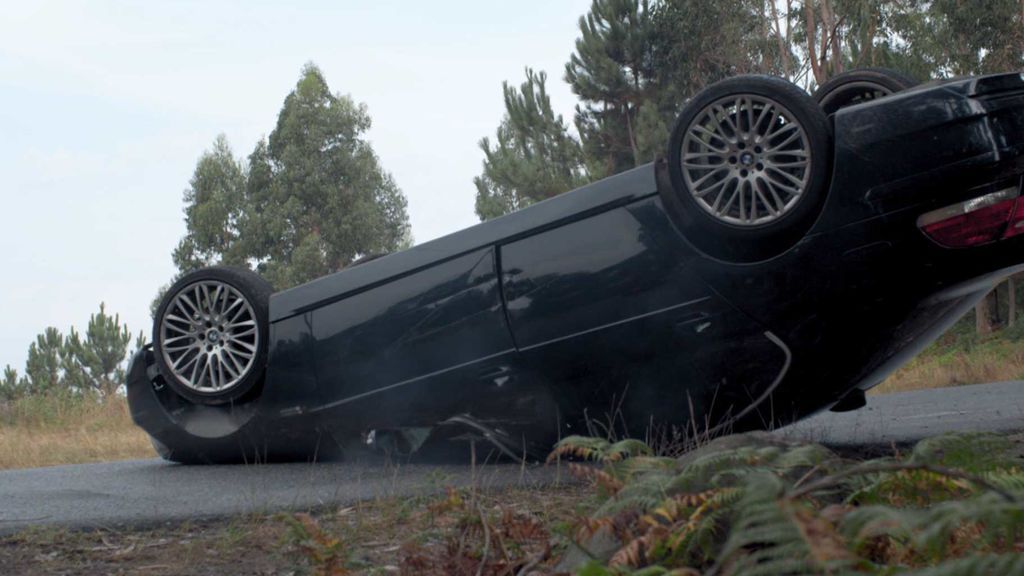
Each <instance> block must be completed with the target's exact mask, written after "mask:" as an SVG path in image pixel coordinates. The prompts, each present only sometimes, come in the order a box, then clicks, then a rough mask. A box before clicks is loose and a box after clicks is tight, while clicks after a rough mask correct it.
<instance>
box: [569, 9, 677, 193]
mask: <svg viewBox="0 0 1024 576" xmlns="http://www.w3.org/2000/svg"><path fill="white" fill-rule="evenodd" d="M579 30H580V37H579V38H577V39H576V50H575V52H573V54H572V55H571V56H570V58H569V62H568V63H567V64H566V65H565V80H566V82H568V83H569V85H570V86H571V87H572V91H573V92H574V93H575V94H576V95H577V96H579V98H580V100H581V103H580V104H579V105H578V106H577V107H576V128H577V130H578V131H579V134H580V138H581V140H582V142H583V148H584V153H585V154H586V157H587V160H588V163H587V168H588V172H589V173H590V174H591V176H593V177H603V176H607V175H611V174H615V173H618V172H621V171H623V170H626V169H629V168H632V167H634V166H637V165H638V164H641V163H643V162H647V161H649V160H650V158H648V157H646V152H648V151H644V150H641V148H640V144H639V142H640V141H641V140H642V138H641V137H640V135H639V134H638V131H639V126H638V116H639V113H640V108H641V106H642V105H643V104H644V103H645V102H649V101H654V102H657V101H658V95H657V93H658V91H659V90H661V89H662V88H663V82H662V78H661V77H660V76H659V74H658V72H659V70H658V67H657V66H656V60H655V54H654V50H655V46H656V43H655V42H654V37H655V32H656V27H655V24H654V20H653V18H652V12H651V9H650V7H649V3H648V1H647V0H594V2H593V4H591V7H590V11H589V12H588V13H587V14H586V15H584V16H582V17H580V20H579Z"/></svg>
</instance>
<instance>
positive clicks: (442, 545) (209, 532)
mask: <svg viewBox="0 0 1024 576" xmlns="http://www.w3.org/2000/svg"><path fill="white" fill-rule="evenodd" d="M592 499H593V491H592V490H590V489H588V488H587V487H584V486H581V485H573V484H570V485H562V486H561V487H557V488H556V487H551V488H543V489H516V490H510V491H505V492H500V493H474V492H472V491H454V490H452V491H449V492H448V494H446V495H443V496H435V497H429V498H428V497H424V498H407V499H386V500H378V501H374V502H367V503H363V504H359V505H356V506H352V507H345V508H341V509H330V510H320V511H316V512H314V513H311V514H276V515H271V516H252V517H245V518H234V519H230V520H223V521H216V522H204V523H186V524H178V525H168V526H166V527H162V528H156V529H152V528H151V529H144V530H84V531H71V530H55V529H37V530H29V531H25V532H21V533H18V534H15V535H13V536H8V537H3V538H0V566H2V572H3V573H4V574H5V575H7V576H22V575H37V574H40V575H41V574H46V575H66V576H79V575H80V576H86V575H88V576H93V575H96V574H146V575H150V574H151V575H155V576H170V575H186V576H199V575H204V576H205V575H211V576H213V575H216V576H226V575H254V576H255V575H259V576H269V575H299V574H332V575H340V574H418V573H422V572H423V568H426V567H425V566H422V564H423V563H431V564H433V565H432V566H430V568H431V569H432V570H429V569H428V570H427V571H428V572H431V573H436V570H437V569H439V568H441V569H442V570H445V571H447V570H446V569H444V568H442V567H441V566H439V565H436V564H437V563H438V562H459V561H461V560H463V558H462V557H463V556H465V558H466V559H467V560H466V561H467V562H473V561H474V558H478V557H479V556H480V555H481V554H482V553H483V551H484V547H483V546H482V545H483V544H484V539H483V537H484V536H485V533H486V535H487V537H488V538H489V539H491V542H490V543H489V545H488V546H487V549H488V552H487V553H488V554H490V555H492V562H494V563H496V564H495V565H504V566H506V567H508V568H514V567H518V568H521V567H523V566H525V565H526V564H527V563H528V562H535V563H536V565H537V567H538V568H542V567H543V566H545V565H547V564H551V563H553V562H554V561H555V559H556V557H557V556H558V555H559V554H560V552H561V550H562V549H563V548H564V547H565V546H566V545H567V543H568V536H569V531H570V526H571V525H572V522H573V521H574V520H575V519H577V518H578V517H580V516H582V515H585V514H586V513H587V511H588V510H589V509H590V506H591V505H592ZM485 526H486V530H485V529H484V528H485ZM563 531H564V534H563V533H562V532H563ZM502 534H505V536H506V538H505V539H504V540H502V537H501V535H502ZM509 535H512V536H514V537H515V538H514V540H515V541H513V539H511V538H508V536H509ZM460 546H461V548H463V550H462V551H461V552H460V550H459V548H460ZM502 563H503V564H502ZM452 567H453V568H454V566H452ZM516 571H518V570H515V571H513V572H512V573H516ZM442 573H444V572H442Z"/></svg>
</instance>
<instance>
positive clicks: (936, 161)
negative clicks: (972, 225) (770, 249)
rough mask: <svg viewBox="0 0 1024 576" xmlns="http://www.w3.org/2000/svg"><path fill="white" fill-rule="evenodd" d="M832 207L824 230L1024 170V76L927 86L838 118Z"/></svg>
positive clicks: (946, 200) (959, 193) (936, 200)
mask: <svg viewBox="0 0 1024 576" xmlns="http://www.w3.org/2000/svg"><path fill="white" fill-rule="evenodd" d="M834 130H835V143H836V144H835V157H834V170H833V179H832V182H833V184H832V191H831V193H830V197H829V203H830V204H831V206H830V209H826V210H825V214H826V217H825V218H823V221H822V222H820V223H819V225H818V226H817V231H819V232H820V231H825V230H828V229H835V228H837V227H840V226H843V225H846V224H851V223H854V222H857V221H860V220H864V219H867V218H872V217H876V216H881V215H883V214H888V213H891V212H894V211H898V210H903V209H906V208H911V207H917V206H920V207H921V209H922V210H924V209H927V207H929V206H938V205H944V204H950V203H952V202H956V201H958V200H962V199H966V197H967V195H968V194H969V192H968V190H969V189H971V188H973V187H976V186H979V185H982V184H986V183H989V182H993V181H996V180H999V179H1003V178H1010V177H1013V176H1014V175H1019V174H1020V173H1022V172H1024V76H1022V75H1021V74H1000V75H994V76H982V77H977V78H970V79H966V80H956V81H951V82H945V83H942V84H939V85H925V86H921V87H919V88H916V89H913V90H909V91H907V92H903V93H900V94H897V95H894V96H890V97H888V98H884V99H881V100H878V101H876V102H873V103H868V104H863V105H860V106H854V107H851V108H848V109H844V110H841V111H840V112H838V113H837V114H836V115H835V116H834Z"/></svg>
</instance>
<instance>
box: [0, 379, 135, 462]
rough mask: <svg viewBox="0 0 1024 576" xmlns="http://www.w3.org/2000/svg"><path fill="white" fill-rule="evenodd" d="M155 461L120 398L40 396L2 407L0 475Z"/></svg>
mask: <svg viewBox="0 0 1024 576" xmlns="http://www.w3.org/2000/svg"><path fill="white" fill-rule="evenodd" d="M154 455H155V454H154V452H153V448H152V446H150V444H149V439H148V438H147V437H146V433H145V432H143V431H142V430H141V429H139V428H138V427H137V426H135V424H134V423H133V422H132V420H131V416H130V415H129V413H128V404H127V403H126V402H125V400H124V398H123V397H121V396H119V395H111V396H100V395H97V394H87V395H72V394H48V395H42V394H40V395H30V396H23V397H20V398H18V399H16V400H12V401H9V402H6V403H0V470H3V469H9V468H36V467H39V466H53V465H57V464H82V463H85V462H109V461H112V460H126V459H132V458H152V457H153V456H154Z"/></svg>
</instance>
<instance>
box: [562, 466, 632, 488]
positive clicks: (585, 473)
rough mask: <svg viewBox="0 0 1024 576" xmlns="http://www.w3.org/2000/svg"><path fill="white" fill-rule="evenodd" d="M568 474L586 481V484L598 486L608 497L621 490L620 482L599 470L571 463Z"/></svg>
mask: <svg viewBox="0 0 1024 576" xmlns="http://www.w3.org/2000/svg"><path fill="white" fill-rule="evenodd" d="M569 473H570V474H572V475H573V476H574V477H575V478H577V479H579V480H586V481H587V482H590V483H591V484H593V485H595V486H598V487H599V488H600V489H601V490H602V491H603V492H604V493H605V494H608V495H609V496H614V495H615V494H618V493H619V491H620V490H622V486H623V484H622V482H621V481H620V480H619V479H617V478H615V477H614V476H612V475H611V474H609V473H608V472H605V471H604V470H601V469H600V468H594V467H593V466H583V465H581V464H576V463H575V462H572V463H570V464H569Z"/></svg>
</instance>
